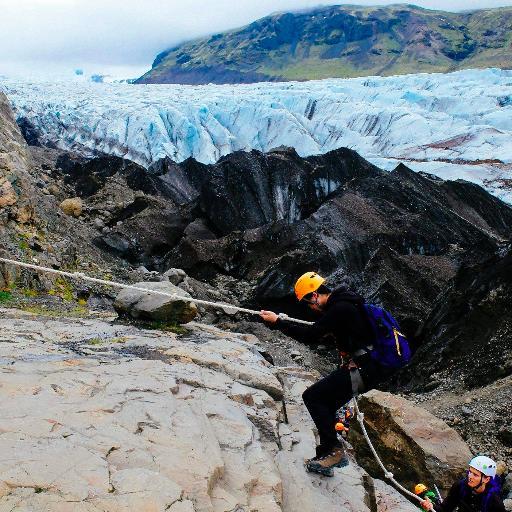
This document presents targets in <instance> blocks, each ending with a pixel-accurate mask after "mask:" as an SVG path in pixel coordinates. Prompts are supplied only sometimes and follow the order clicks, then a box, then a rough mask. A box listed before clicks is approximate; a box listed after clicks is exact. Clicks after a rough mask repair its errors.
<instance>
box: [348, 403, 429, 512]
mask: <svg viewBox="0 0 512 512" xmlns="http://www.w3.org/2000/svg"><path fill="white" fill-rule="evenodd" d="M353 400H354V412H355V416H356V418H357V421H358V422H359V425H360V426H361V431H362V432H363V435H364V438H365V439H366V443H367V444H368V447H369V448H370V450H371V452H372V453H373V456H374V457H375V460H376V461H377V464H378V465H379V466H380V468H381V469H382V471H383V472H384V476H385V477H386V478H387V479H388V480H389V481H390V482H391V483H392V484H393V485H394V486H395V487H396V488H397V489H399V490H400V491H402V492H403V493H404V494H406V495H407V496H410V497H411V498H413V499H415V500H416V501H419V502H420V503H421V502H422V501H423V500H422V498H420V497H419V496H417V495H416V494H414V493H412V492H410V491H409V490H408V489H406V488H405V487H404V486H403V485H401V484H400V483H398V482H397V481H396V480H395V478H394V475H393V473H391V472H390V471H388V470H387V469H386V467H385V466H384V464H383V463H382V461H381V460H380V457H379V454H378V453H377V451H376V450H375V447H374V446H373V444H372V442H371V440H370V437H369V436H368V432H367V431H366V427H365V426H364V414H363V413H362V412H361V411H360V410H359V407H358V404H357V396H356V395H354V397H353ZM432 511H433V512H435V509H434V508H432Z"/></svg>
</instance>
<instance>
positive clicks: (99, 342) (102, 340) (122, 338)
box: [87, 336, 128, 345]
mask: <svg viewBox="0 0 512 512" xmlns="http://www.w3.org/2000/svg"><path fill="white" fill-rule="evenodd" d="M127 339H128V338H126V337H125V336H120V337H118V338H91V339H90V340H87V344H88V345H110V344H111V343H126V340H127Z"/></svg>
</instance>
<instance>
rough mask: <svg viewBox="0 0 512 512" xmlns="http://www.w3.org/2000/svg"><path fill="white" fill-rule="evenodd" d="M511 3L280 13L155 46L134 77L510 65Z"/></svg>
mask: <svg viewBox="0 0 512 512" xmlns="http://www.w3.org/2000/svg"><path fill="white" fill-rule="evenodd" d="M511 32H512V8H510V7H506V8H498V9H485V10H477V11H471V12H463V13H453V12H446V11H434V10H427V9H422V8H419V7H416V6H412V5H402V4H400V5H391V6H387V7H365V6H350V5H342V6H340V5H338V6H329V7H321V8H316V9H312V10H308V11H300V12H287V13H279V14H274V15H271V16H267V17H265V18H262V19H260V20H258V21H255V22H254V23H251V24H250V25H247V26H245V27H242V28H240V29H236V30H231V31H228V32H224V33H221V34H215V35H212V36H211V37H206V38H202V39H198V40H194V41H188V42H185V43H183V44H180V45H178V46H176V47H174V48H171V49H170V50H166V51H164V52H162V53H160V54H159V55H158V56H157V57H156V59H155V61H154V62H153V66H152V69H151V70H150V71H148V72H147V73H146V74H145V75H144V76H142V77H141V78H139V80H138V83H181V84H207V83H216V84H223V83H250V82H263V81H287V80H317V79H322V78H333V77H342V78H344V77H356V76H371V75H383V76H389V75H396V74H404V73H417V72H447V71H454V70H459V69H467V68H482V67H499V68H505V69H508V68H511V67H512V49H511V42H512V39H511V37H510V34H511Z"/></svg>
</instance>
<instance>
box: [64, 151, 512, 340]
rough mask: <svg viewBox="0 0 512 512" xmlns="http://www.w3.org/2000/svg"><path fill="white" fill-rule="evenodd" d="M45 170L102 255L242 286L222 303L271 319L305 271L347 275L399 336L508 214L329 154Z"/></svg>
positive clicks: (431, 183) (72, 163)
mask: <svg viewBox="0 0 512 512" xmlns="http://www.w3.org/2000/svg"><path fill="white" fill-rule="evenodd" d="M55 166H56V168H58V169H60V170H59V171H55V173H56V175H60V176H61V177H62V181H63V182H64V183H65V184H66V186H67V187H69V188H70V192H69V193H70V194H72V195H77V196H79V197H81V199H82V200H83V201H84V204H85V205H86V208H87V210H88V213H87V216H85V215H84V220H85V221H86V222H88V223H89V225H93V226H94V227H95V228H96V230H97V231H96V235H95V236H94V237H93V240H94V242H95V243H96V245H97V246H98V247H101V248H102V249H104V250H107V251H110V252H111V253H112V255H117V256H120V257H121V258H123V259H125V260H128V261H130V262H131V263H132V264H134V265H140V264H143V265H146V266H148V267H149V268H151V269H156V270H160V271H163V270H166V269H167V268H169V267H177V268H183V269H184V270H185V271H186V272H187V273H188V274H190V275H191V276H192V277H194V278H196V279H201V280H207V281H209V282H211V283H215V281H216V279H218V276H229V277H230V278H231V279H235V280H236V282H238V283H240V282H246V283H247V287H241V286H240V285H238V286H235V287H234V288H233V289H232V291H231V293H232V294H233V295H234V296H235V297H238V298H239V300H243V301H245V302H246V303H252V304H256V305H264V304H266V305H269V304H272V303H274V304H275V305H276V306H277V307H284V308H290V307H291V303H293V301H292V300H290V299H291V297H290V290H291V289H292V284H293V280H294V277H295V276H297V275H299V274H300V273H301V272H303V271H305V270H306V269H309V268H315V269H318V270H319V271H321V272H322V273H324V274H325V275H327V276H329V277H330V279H331V282H332V283H333V284H336V283H339V282H341V280H343V279H344V278H345V277H346V276H347V275H348V276H350V277H351V279H352V282H353V284H354V285H356V286H358V287H359V288H360V289H361V290H362V291H364V293H365V295H366V296H367V297H368V298H371V299H372V300H377V301H382V302H383V303H384V304H387V305H388V306H389V307H391V308H392V309H393V310H394V311H395V312H396V314H398V315H399V316H400V317H401V318H402V320H404V321H405V322H406V324H407V325H408V327H409V329H410V330H411V331H414V330H415V329H416V327H417V326H418V325H419V324H420V323H421V321H422V320H423V319H424V318H425V317H426V315H427V314H428V312H429V311H430V308H431V303H432V301H434V300H435V298H436V297H437V295H438V294H439V293H440V292H441V291H442V290H443V289H444V287H445V285H446V283H447V281H448V280H449V279H450V278H451V277H453V275H454V274H455V272H456V270H457V268H458V267H459V265H460V264H461V263H464V262H467V263H476V262H479V261H482V260H484V259H486V258H488V255H489V254H493V253H494V252H495V251H497V250H498V249H499V248H500V247H501V246H502V245H503V244H504V243H506V240H507V239H508V238H509V236H510V225H511V224H512V210H511V209H510V207H509V206H507V205H505V204H504V203H501V202H500V201H499V200H497V199H495V198H493V197H492V196H490V195H489V194H487V193H486V192H485V191H483V190H482V189H481V188H479V187H477V186H474V185H472V184H469V183H465V182H445V181H442V180H438V179H434V178H433V177H429V176H422V175H419V174H417V173H414V172H412V171H410V170H409V169H407V168H406V167H404V166H402V167H399V168H397V169H396V170H395V171H394V172H392V173H387V172H384V171H381V170H379V169H378V168H376V167H374V166H372V165H371V164H369V163H368V162H366V161H364V160H363V159H362V158H361V157H359V156H358V155H357V154H356V153H354V152H352V151H350V150H343V149H342V150H338V151H333V152H331V153H328V154H326V155H323V156H316V157H308V158H306V159H302V158H300V157H299V156H298V155H297V154H296V153H295V152H294V151H293V150H286V149H282V150H279V151H274V152H271V153H268V154H262V153H259V152H255V151H253V152H251V153H245V152H239V153H235V154H233V155H229V156H228V157H225V158H223V159H221V160H220V161H219V162H218V163H217V164H214V165H203V164H200V163H198V162H195V161H192V160H188V161H186V162H183V163H182V164H176V163H174V162H171V161H162V162H161V163H160V164H159V165H157V166H153V167H152V168H151V169H150V171H149V173H146V172H145V170H144V169H142V168H140V167H138V166H137V165H136V164H131V163H126V162H125V161H123V160H121V159H115V158H109V159H96V160H92V161H89V162H84V161H80V160H76V159H75V160H69V158H61V159H59V161H58V163H56V164H55ZM289 312H293V310H289ZM295 313H297V311H295Z"/></svg>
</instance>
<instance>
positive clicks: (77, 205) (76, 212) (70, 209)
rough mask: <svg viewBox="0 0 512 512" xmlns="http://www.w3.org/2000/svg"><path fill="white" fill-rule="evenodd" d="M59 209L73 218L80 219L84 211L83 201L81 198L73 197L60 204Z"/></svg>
mask: <svg viewBox="0 0 512 512" xmlns="http://www.w3.org/2000/svg"><path fill="white" fill-rule="evenodd" d="M59 208H60V209H61V210H62V211H63V212H64V213H65V214H66V215H70V216H72V217H80V215H82V211H83V205H82V200H81V199H80V198H79V197H71V198H68V199H64V201H62V203H60V205H59Z"/></svg>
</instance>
